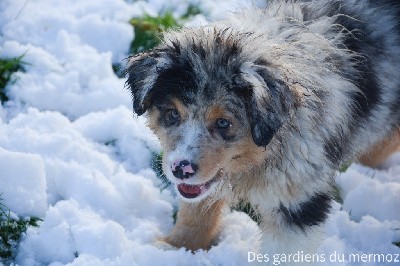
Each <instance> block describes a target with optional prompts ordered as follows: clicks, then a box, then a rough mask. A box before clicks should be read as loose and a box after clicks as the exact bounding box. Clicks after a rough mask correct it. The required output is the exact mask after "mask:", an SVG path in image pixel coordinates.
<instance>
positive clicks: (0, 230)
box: [0, 198, 41, 259]
mask: <svg viewBox="0 0 400 266" xmlns="http://www.w3.org/2000/svg"><path fill="white" fill-rule="evenodd" d="M1 200H2V199H1V198H0V201H1ZM39 221H41V219H39V218H37V217H29V218H28V219H14V218H11V215H10V210H7V207H6V206H5V205H4V204H2V203H1V202H0V258H2V259H12V258H13V257H14V254H13V251H14V250H15V248H16V246H17V245H18V242H19V241H20V240H21V237H22V234H23V233H25V232H26V230H27V228H28V226H34V227H38V222H39Z"/></svg>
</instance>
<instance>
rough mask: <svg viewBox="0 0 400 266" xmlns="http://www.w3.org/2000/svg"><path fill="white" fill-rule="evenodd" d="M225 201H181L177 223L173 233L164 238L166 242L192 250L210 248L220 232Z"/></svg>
mask: <svg viewBox="0 0 400 266" xmlns="http://www.w3.org/2000/svg"><path fill="white" fill-rule="evenodd" d="M224 205H225V204H224V202H223V201H222V200H218V201H215V202H212V203H208V202H207V200H203V201H201V202H199V203H187V202H181V204H180V208H179V211H178V217H177V221H176V225H175V227H174V228H173V230H172V232H171V234H170V235H169V236H167V237H165V238H164V239H162V240H163V241H165V242H166V243H168V244H170V245H172V246H174V247H177V248H181V247H185V248H187V249H190V250H192V251H195V250H198V249H205V250H207V249H210V247H211V245H212V244H213V242H214V241H215V239H216V238H217V236H218V234H219V229H220V228H219V227H220V226H219V225H220V218H221V213H222V209H223V207H224Z"/></svg>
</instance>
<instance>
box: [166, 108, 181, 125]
mask: <svg viewBox="0 0 400 266" xmlns="http://www.w3.org/2000/svg"><path fill="white" fill-rule="evenodd" d="M180 120H181V115H180V114H179V112H178V110H176V109H168V110H167V112H166V113H165V121H166V122H167V125H168V126H172V125H177V124H179V122H180Z"/></svg>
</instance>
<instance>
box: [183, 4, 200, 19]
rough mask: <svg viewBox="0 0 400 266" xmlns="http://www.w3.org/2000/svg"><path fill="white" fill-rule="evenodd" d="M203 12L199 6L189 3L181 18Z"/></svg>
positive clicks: (187, 17)
mask: <svg viewBox="0 0 400 266" xmlns="http://www.w3.org/2000/svg"><path fill="white" fill-rule="evenodd" d="M201 13H203V12H202V10H201V9H200V7H199V6H197V5H193V4H190V5H189V7H188V9H187V10H186V13H185V14H183V16H182V19H189V18H190V17H193V16H196V15H199V14H201Z"/></svg>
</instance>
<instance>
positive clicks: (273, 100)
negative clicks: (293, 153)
mask: <svg viewBox="0 0 400 266" xmlns="http://www.w3.org/2000/svg"><path fill="white" fill-rule="evenodd" d="M233 86H234V87H236V90H239V93H240V95H241V97H243V99H244V103H245V107H246V110H247V115H248V117H249V121H250V127H251V133H252V137H253V141H254V143H255V144H256V145H258V146H267V145H268V143H270V142H271V140H272V138H273V137H274V135H275V134H276V133H277V131H278V130H279V129H280V128H281V126H282V125H283V123H284V122H285V120H286V119H287V117H288V115H289V108H290V105H291V104H290V98H291V93H290V92H289V91H286V90H287V87H286V86H285V84H284V83H283V82H282V81H280V80H278V79H275V78H273V77H272V75H271V74H270V73H269V72H268V70H267V68H266V67H263V66H259V65H255V64H244V65H243V66H242V68H241V69H240V74H238V75H236V76H235V77H234V85H233Z"/></svg>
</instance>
